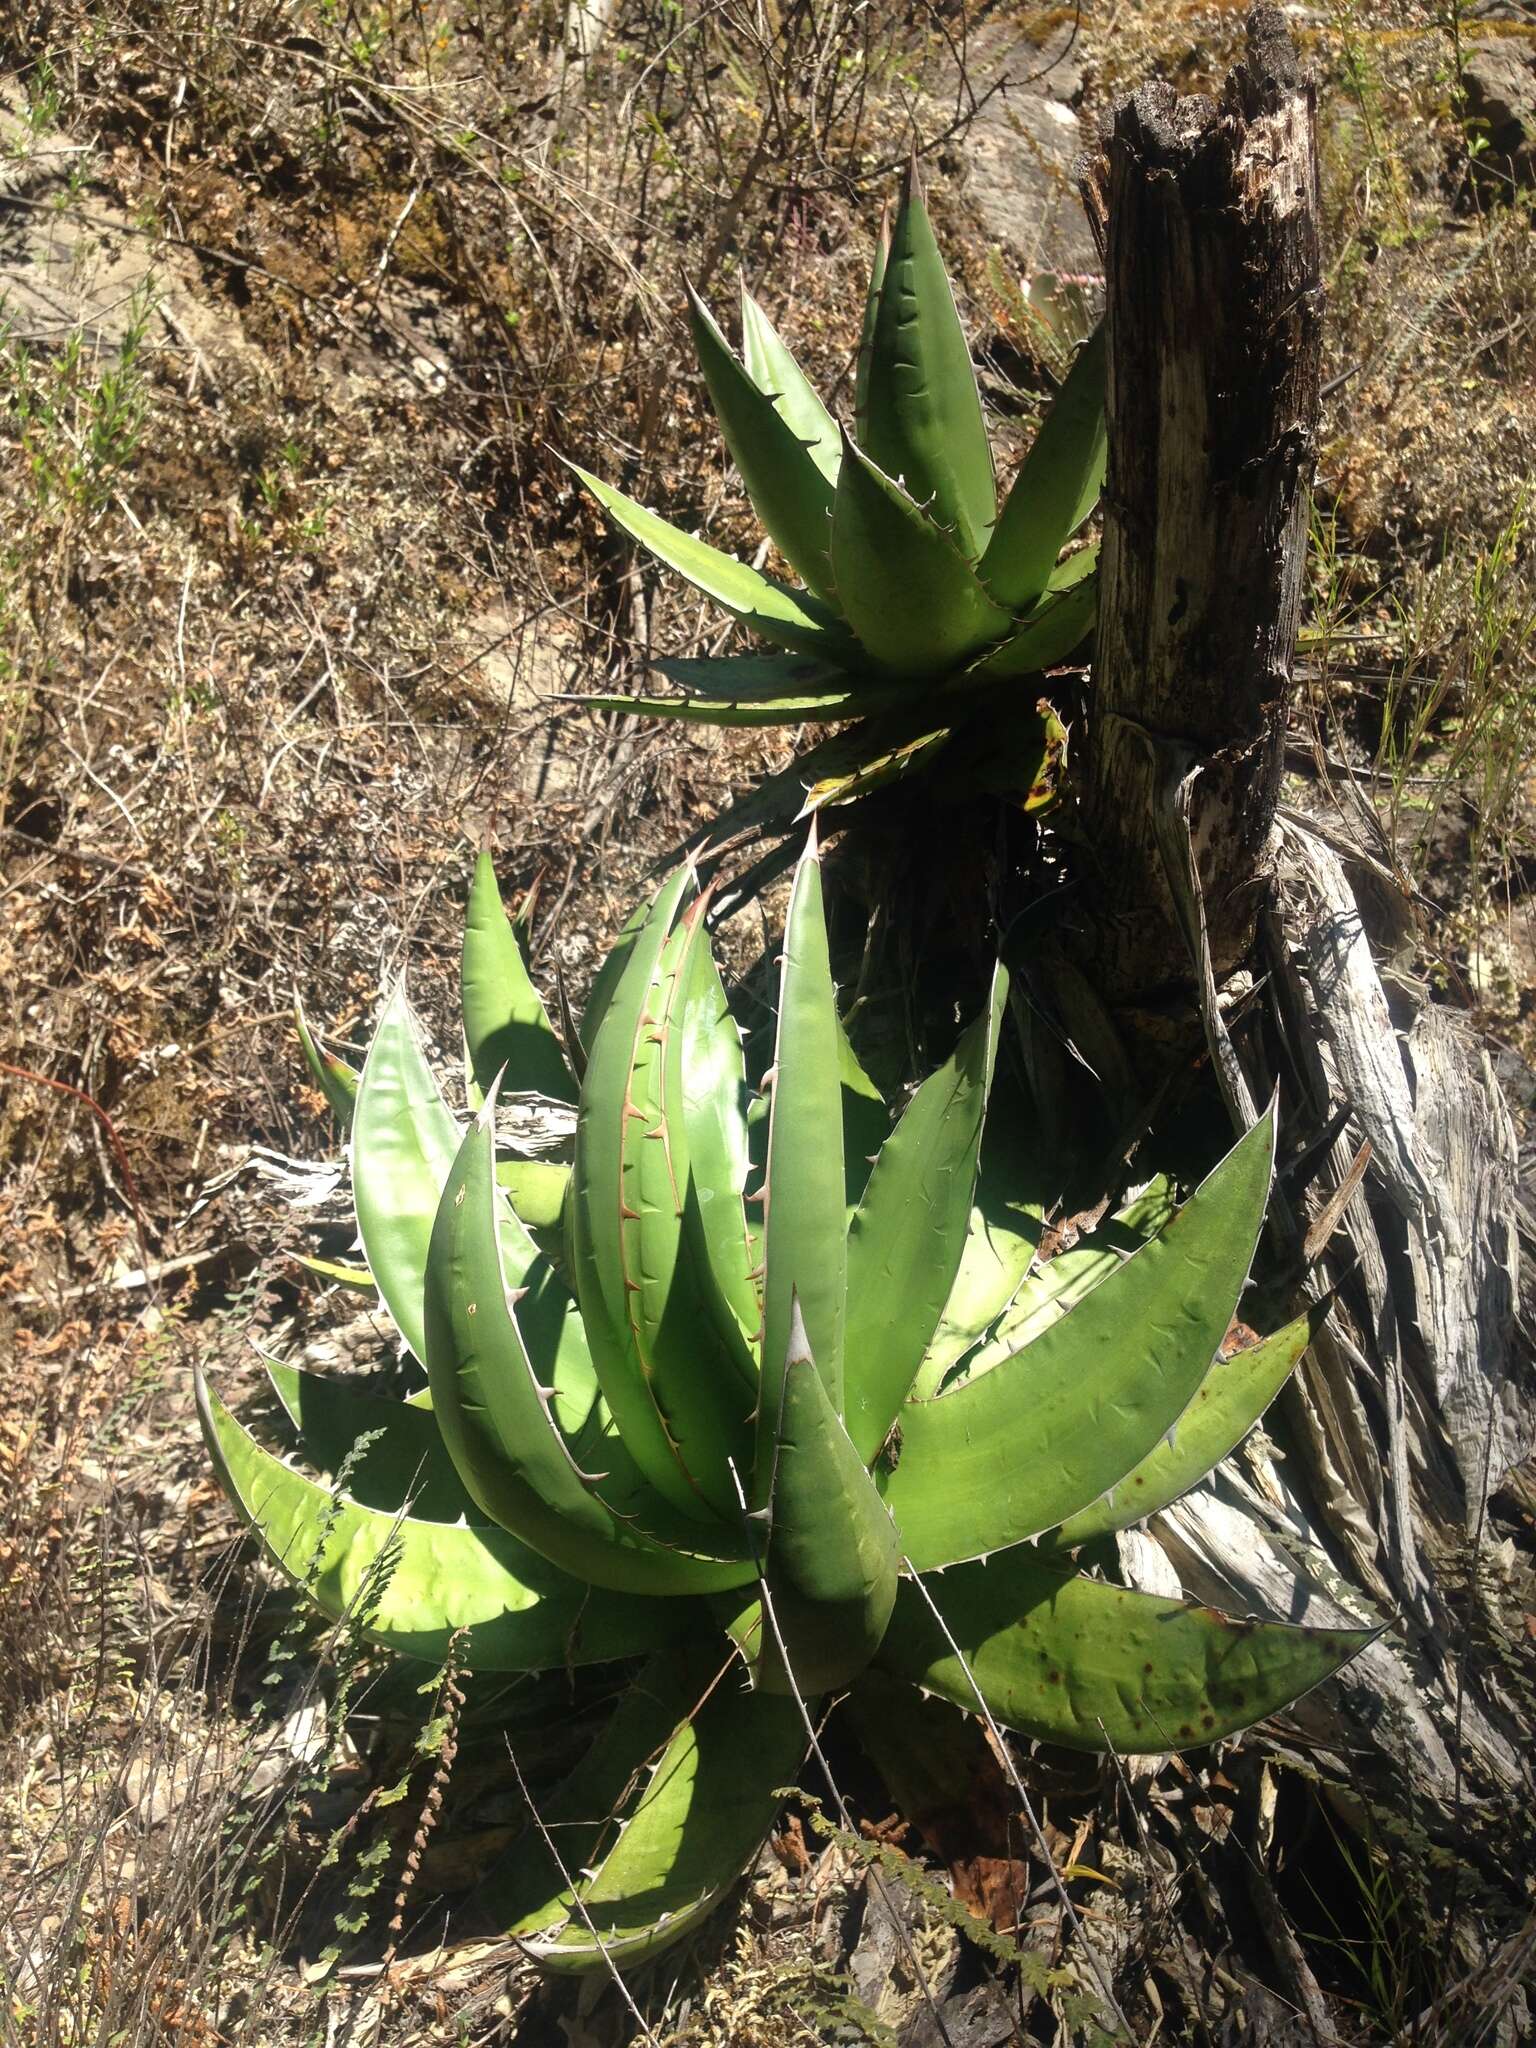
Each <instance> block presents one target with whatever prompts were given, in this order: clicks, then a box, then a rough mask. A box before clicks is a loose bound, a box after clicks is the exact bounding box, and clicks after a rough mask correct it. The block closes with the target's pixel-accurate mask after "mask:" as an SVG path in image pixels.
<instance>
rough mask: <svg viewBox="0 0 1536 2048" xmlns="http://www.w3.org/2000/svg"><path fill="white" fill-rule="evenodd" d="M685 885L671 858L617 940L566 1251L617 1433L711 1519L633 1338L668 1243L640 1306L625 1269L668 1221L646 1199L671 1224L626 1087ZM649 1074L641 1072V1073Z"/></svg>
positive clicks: (662, 1004)
mask: <svg viewBox="0 0 1536 2048" xmlns="http://www.w3.org/2000/svg"><path fill="white" fill-rule="evenodd" d="M691 887H692V876H691V874H690V873H689V871H688V870H687V869H679V870H678V872H677V873H676V874H674V875H673V876H672V877H671V879H670V880H669V881H667V882H666V883H664V884H663V885H662V887H661V889H660V890H659V891H658V893H657V895H656V897H655V898H654V899H653V901H652V904H651V907H650V911H649V914H648V916H647V918H646V921H645V923H644V925H643V926H642V927H641V928H640V930H639V931H638V932H637V933H636V934H635V936H634V938H633V940H632V942H631V944H630V946H629V949H628V953H627V957H626V959H625V963H624V969H623V972H622V974H621V975H620V977H619V980H618V985H617V987H616V988H615V989H614V991H613V993H612V995H611V997H609V998H608V999H607V1007H606V1009H605V1011H604V1014H603V1019H602V1023H601V1026H600V1027H599V1029H598V1032H597V1036H596V1038H595V1040H594V1041H593V1043H592V1045H591V1047H590V1049H589V1053H588V1060H587V1076H586V1081H585V1084H584V1087H583V1091H582V1111H581V1116H580V1118H579V1119H578V1122H577V1126H576V1159H575V1165H574V1167H573V1169H572V1175H571V1200H570V1226H571V1257H572V1270H573V1272H574V1275H575V1280H576V1293H577V1299H578V1300H579V1301H580V1303H581V1313H582V1320H583V1323H584V1325H585V1327H586V1331H587V1336H588V1340H589V1342H590V1344H591V1348H592V1362H593V1364H594V1366H595V1367H596V1369H597V1376H598V1380H599V1383H600V1385H601V1386H602V1390H603V1395H604V1398H605V1399H606V1400H607V1403H608V1406H609V1409H610V1410H611V1411H612V1414H613V1419H614V1422H615V1423H616V1425H617V1427H618V1431H619V1434H620V1436H621V1437H622V1438H623V1441H624V1443H625V1444H626V1445H627V1446H628V1448H629V1450H630V1452H631V1453H632V1454H633V1456H634V1459H635V1461H636V1463H637V1464H638V1465H639V1467H640V1469H641V1470H642V1471H643V1472H644V1473H645V1475H646V1477H647V1478H648V1479H649V1480H650V1482H651V1484H652V1485H653V1486H654V1487H655V1488H656V1490H657V1491H658V1492H659V1493H660V1494H662V1495H663V1497H664V1498H665V1499H667V1500H669V1501H670V1502H671V1503H672V1505H673V1506H674V1507H675V1508H677V1509H678V1510H680V1511H681V1512H682V1513H683V1514H685V1515H687V1516H689V1517H690V1518H691V1519H693V1520H695V1521H698V1522H702V1523H705V1524H708V1525H710V1526H712V1527H717V1526H718V1518H717V1516H716V1514H715V1511H714V1509H713V1508H712V1506H711V1505H710V1503H709V1501H708V1500H707V1498H706V1497H705V1496H704V1495H703V1494H702V1493H701V1492H700V1491H699V1487H698V1484H697V1483H696V1481H695V1479H694V1477H693V1475H692V1474H691V1473H690V1472H689V1471H688V1469H687V1467H686V1466H685V1464H684V1462H683V1457H682V1453H681V1451H680V1449H679V1446H678V1442H677V1439H676V1438H675V1437H674V1436H673V1434H672V1431H671V1427H670V1424H669V1420H668V1418H667V1417H666V1416H664V1415H663V1413H662V1412H661V1410H660V1408H659V1407H658V1404H657V1396H656V1390H655V1389H654V1388H653V1386H652V1384H651V1382H650V1379H649V1377H648V1362H647V1361H646V1360H644V1359H643V1358H642V1355H641V1351H640V1349H639V1345H638V1341H637V1340H638V1338H639V1336H640V1334H641V1324H640V1323H637V1321H636V1316H637V1314H638V1315H639V1316H641V1317H642V1318H643V1317H644V1316H646V1315H647V1314H648V1313H653V1314H655V1315H658V1316H659V1314H660V1313H662V1312H664V1309H663V1306H662V1304H661V1303H660V1300H659V1293H660V1289H661V1288H662V1287H664V1286H665V1285H666V1281H667V1277H668V1276H669V1275H670V1274H671V1273H672V1272H674V1271H675V1268H676V1255H675V1250H674V1252H673V1254H672V1256H671V1258H670V1260H669V1261H668V1263H667V1264H666V1265H665V1267H661V1266H655V1265H647V1267H646V1276H647V1277H648V1281H649V1284H650V1285H651V1286H652V1287H653V1289H654V1290H655V1293H654V1294H653V1297H652V1298H653V1303H654V1307H653V1309H652V1310H651V1311H648V1310H647V1309H646V1307H645V1305H644V1304H639V1305H638V1307H637V1298H636V1294H635V1291H634V1289H632V1288H631V1286H630V1282H631V1280H633V1281H634V1282H635V1283H636V1286H637V1287H638V1286H639V1285H640V1284H642V1274H641V1272H639V1271H636V1270H634V1268H635V1260H636V1256H637V1249H636V1244H635V1241H634V1232H633V1226H634V1225H635V1224H636V1223H637V1222H644V1223H647V1224H649V1223H651V1222H654V1223H655V1224H656V1226H657V1228H658V1229H661V1230H663V1231H664V1232H665V1231H667V1230H669V1229H670V1228H671V1227H672V1226H669V1225H668V1224H667V1222H666V1218H665V1217H664V1216H657V1217H650V1216H647V1215H645V1214H644V1213H643V1212H644V1210H645V1206H646V1205H647V1204H648V1203H650V1202H654V1201H658V1200H659V1201H661V1202H663V1203H670V1204H672V1206H671V1209H670V1214H671V1217H672V1225H675V1227H676V1229H677V1231H678V1233H679V1234H680V1231H681V1224H680V1220H679V1219H678V1216H677V1207H678V1203H677V1202H675V1201H674V1200H673V1183H672V1180H671V1176H670V1173H669V1170H668V1145H667V1143H665V1142H663V1141H661V1140H659V1139H650V1138H647V1137H646V1136H645V1135H644V1132H645V1131H649V1130H652V1129H655V1128H657V1125H656V1108H655V1103H654V1101H653V1100H652V1101H648V1102H647V1104H646V1105H645V1109H648V1110H649V1111H650V1114H646V1113H645V1110H643V1109H642V1113H641V1115H638V1116H637V1115H635V1114H634V1112H635V1111H636V1110H637V1109H641V1108H642V1105H641V1104H640V1103H639V1101H638V1100H637V1099H636V1098H635V1096H634V1094H633V1092H632V1091H633V1087H634V1075H635V1065H636V1060H637V1056H642V1055H644V1056H647V1057H649V1056H650V1055H652V1054H654V1053H656V1052H658V1051H659V1050H660V1046H659V1044H658V1042H657V1041H658V1038H659V1037H664V1032H663V1029H662V1020H663V1018H664V1016H665V1013H666V1005H667V1002H668V1000H669V995H670V991H671V989H672V987H673V984H674V982H675V978H676V973H677V969H678V965H679V958H680V946H681V936H682V934H681V928H680V927H676V920H677V918H678V915H679V913H680V911H681V907H682V903H683V899H684V896H685V893H686V892H687V891H688V890H690V889H691ZM675 927H676V929H677V932H678V937H677V940H676V942H674V937H673V934H674V928H675ZM669 948H670V951H669ZM658 1078H659V1077H658V1076H656V1075H655V1074H654V1073H652V1074H651V1075H650V1076H649V1078H648V1080H647V1082H646V1085H647V1086H651V1085H653V1084H654V1083H655V1082H656V1081H657V1080H658ZM641 1147H643V1148H644V1150H643V1152H642V1151H640V1150H638V1149H637V1148H641ZM680 1178H681V1176H680ZM685 1184H686V1183H685ZM678 1194H679V1196H680V1194H681V1189H679V1190H678ZM646 1327H647V1329H648V1330H649V1329H650V1328H652V1327H659V1323H658V1324H655V1325H647V1326H646Z"/></svg>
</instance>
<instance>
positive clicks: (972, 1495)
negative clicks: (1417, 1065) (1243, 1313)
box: [885, 1110, 1275, 1571]
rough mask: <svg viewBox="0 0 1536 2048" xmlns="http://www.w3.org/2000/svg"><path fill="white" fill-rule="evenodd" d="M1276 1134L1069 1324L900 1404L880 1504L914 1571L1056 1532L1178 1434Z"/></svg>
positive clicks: (1259, 1209)
mask: <svg viewBox="0 0 1536 2048" xmlns="http://www.w3.org/2000/svg"><path fill="white" fill-rule="evenodd" d="M1274 1140H1275V1122H1274V1113H1273V1111H1272V1110H1271V1112H1270V1113H1269V1114H1268V1115H1266V1116H1265V1117H1264V1118H1263V1119H1262V1120H1261V1121H1260V1122H1259V1123H1258V1124H1256V1125H1255V1126H1254V1128H1253V1129H1252V1130H1251V1131H1250V1132H1249V1133H1248V1134H1247V1136H1246V1137H1244V1138H1242V1139H1241V1140H1239V1142H1238V1143H1237V1144H1236V1145H1235V1146H1234V1147H1233V1149H1232V1150H1231V1151H1230V1152H1229V1153H1228V1154H1227V1156H1226V1158H1225V1159H1224V1160H1222V1162H1221V1164H1220V1165H1219V1166H1217V1167H1216V1169H1215V1170H1214V1171H1213V1172H1212V1173H1210V1174H1209V1175H1208V1176H1207V1177H1206V1179H1205V1180H1204V1181H1203V1182H1202V1183H1201V1185H1200V1187H1199V1188H1198V1189H1197V1190H1196V1191H1195V1193H1194V1194H1193V1195H1192V1196H1191V1197H1190V1199H1189V1201H1188V1202H1187V1203H1186V1204H1185V1206H1184V1208H1183V1209H1182V1210H1181V1211H1180V1212H1179V1214H1178V1215H1177V1216H1176V1217H1175V1218H1174V1219H1173V1221H1172V1222H1171V1223H1170V1224H1169V1225H1168V1227H1167V1229H1166V1230H1164V1231H1163V1232H1162V1233H1161V1235H1160V1236H1158V1237H1156V1238H1154V1239H1153V1241H1152V1242H1151V1243H1150V1244H1148V1245H1144V1246H1143V1247H1142V1249H1141V1250H1140V1251H1138V1252H1136V1253H1135V1254H1134V1255H1133V1256H1132V1257H1130V1258H1128V1259H1126V1260H1125V1262H1124V1263H1123V1264H1122V1265H1121V1266H1120V1267H1119V1268H1118V1269H1117V1270H1116V1271H1115V1272H1113V1273H1111V1274H1110V1275H1109V1277H1108V1278H1107V1279H1105V1280H1103V1281H1101V1283H1100V1284H1099V1285H1098V1286H1097V1287H1096V1288H1094V1290H1093V1292H1092V1293H1091V1294H1089V1295H1088V1296H1087V1298H1086V1299H1085V1300H1084V1301H1082V1302H1081V1303H1080V1304H1079V1306H1078V1307H1077V1308H1076V1309H1074V1310H1073V1312H1072V1314H1071V1315H1069V1316H1065V1317H1063V1318H1062V1319H1061V1320H1060V1321H1059V1322H1056V1323H1053V1324H1051V1325H1050V1327H1049V1328H1048V1329H1046V1330H1044V1331H1043V1332H1042V1333H1041V1334H1040V1335H1039V1336H1038V1337H1037V1338H1036V1339H1035V1340H1034V1342H1033V1343H1032V1344H1030V1345H1028V1346H1027V1347H1026V1348H1025V1349H1024V1350H1022V1351H1017V1352H1015V1353H1014V1354H1013V1356H1012V1357H1011V1358H1009V1359H1007V1360H1006V1361H1004V1362H1003V1363H1002V1364H1000V1365H997V1366H994V1367H993V1369H992V1370H991V1371H990V1372H986V1373H983V1374H982V1375H981V1376H980V1377H979V1378H974V1379H969V1380H965V1381H962V1382H961V1383H960V1385H958V1386H956V1387H954V1388H952V1389H951V1390H950V1391H949V1392H947V1393H943V1394H940V1395H939V1396H938V1397H937V1399H935V1400H932V1401H909V1402H908V1403H907V1404H906V1406H905V1407H904V1408H903V1409H902V1411H901V1417H900V1420H901V1429H902V1456H901V1461H900V1463H899V1464H898V1465H897V1466H896V1468H895V1470H894V1471H893V1472H891V1473H890V1474H889V1477H888V1479H887V1481H886V1486H885V1497H886V1503H887V1505H888V1506H889V1508H890V1510H891V1512H892V1514H893V1515H894V1516H895V1518H896V1522H897V1526H898V1527H899V1528H900V1530H901V1534H902V1543H903V1546H904V1548H905V1551H906V1554H907V1556H908V1557H909V1558H910V1559H911V1560H912V1563H913V1565H914V1567H915V1569H917V1570H918V1571H928V1570H930V1569H933V1568H934V1567H937V1566H943V1565H949V1564H954V1563H957V1562H959V1561H960V1560H961V1559H963V1558H973V1557H979V1556H982V1555H984V1554H985V1553H986V1552H989V1551H993V1550H1001V1549H1006V1548H1007V1547H1008V1546H1009V1545H1011V1544H1015V1543H1020V1542H1023V1541H1024V1540H1025V1539H1026V1538H1029V1537H1033V1536H1038V1535H1040V1534H1041V1533H1042V1532H1043V1531H1045V1530H1046V1529H1050V1528H1054V1527H1055V1525H1056V1524H1057V1523H1058V1522H1062V1521H1065V1520H1066V1519H1067V1517H1068V1516H1069V1515H1075V1514H1077V1513H1079V1512H1080V1511H1081V1510H1082V1509H1084V1508H1086V1507H1088V1506H1089V1505H1090V1504H1091V1503H1092V1502H1093V1501H1095V1500H1097V1498H1098V1497H1099V1495H1100V1494H1102V1493H1104V1492H1106V1491H1107V1490H1108V1489H1109V1488H1110V1487H1112V1486H1114V1485H1116V1484H1117V1483H1118V1482H1119V1481H1120V1480H1122V1479H1123V1478H1124V1477H1125V1476H1126V1474H1127V1473H1128V1472H1130V1471H1132V1470H1133V1469H1134V1467H1135V1466H1136V1465H1138V1464H1139V1463H1140V1461H1141V1460H1142V1459H1143V1458H1144V1457H1146V1455H1147V1454H1148V1452H1149V1451H1150V1450H1151V1449H1152V1447H1153V1446H1154V1445H1155V1444H1156V1443H1157V1441H1158V1439H1159V1438H1160V1437H1162V1436H1165V1435H1166V1434H1167V1432H1168V1431H1169V1430H1170V1429H1172V1428H1174V1426H1175V1425H1176V1423H1177V1422H1178V1420H1179V1418H1180V1416H1181V1415H1182V1414H1183V1413H1184V1410H1185V1409H1186V1408H1187V1407H1188V1406H1189V1403H1190V1401H1191V1400H1192V1399H1193V1398H1194V1394H1195V1391H1196V1389H1197V1388H1198V1387H1199V1386H1200V1384H1201V1382H1202V1381H1203V1380H1204V1378H1205V1376H1206V1373H1207V1371H1208V1370H1209V1367H1210V1364H1211V1361H1212V1359H1213V1358H1214V1357H1215V1356H1216V1352H1217V1349H1218V1347H1219V1345H1220V1344H1221V1340H1222V1338H1223V1337H1224V1336H1225V1334H1226V1331H1227V1326H1228V1324H1229V1323H1230V1321H1231V1319H1232V1311H1233V1310H1234V1308H1235V1307H1236V1306H1237V1300H1238V1296H1239V1294H1240V1293H1241V1291H1242V1287H1243V1283H1244V1281H1245V1280H1246V1278H1247V1275H1248V1269H1249V1266H1250V1265H1251V1263H1252V1260H1253V1254H1254V1249H1255V1247H1256V1245H1257V1243H1258V1235H1259V1229H1260V1226H1261V1224H1262V1222H1263V1219H1264V1207H1265V1201H1266V1199H1267V1197H1268V1194H1269V1184H1270V1175H1271V1171H1272V1167H1273V1160H1274Z"/></svg>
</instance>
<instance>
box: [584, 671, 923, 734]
mask: <svg viewBox="0 0 1536 2048" xmlns="http://www.w3.org/2000/svg"><path fill="white" fill-rule="evenodd" d="M903 694H904V692H902V691H900V690H880V689H873V690H872V689H869V688H867V687H866V686H865V685H863V684H861V683H855V682H853V681H851V680H847V681H846V686H845V687H844V688H843V689H842V690H840V691H838V692H837V693H835V694H828V695H825V696H815V697H755V698H753V699H752V700H751V702H750V703H742V704H732V703H729V702H727V701H726V700H725V699H723V698H720V697H623V696H601V695H600V696H595V697H582V698H581V699H580V700H579V701H580V702H581V703H582V704H585V705H586V706H588V707H589V708H590V709H591V710H594V711H625V712H634V713H636V714H637V715H643V716H645V717H647V718H675V719H677V720H679V721H680V722H681V723H683V724H685V725H724V726H759V725H817V724H820V725H831V724H833V723H834V722H836V721H838V720H840V719H845V718H862V717H865V716H866V715H868V714H870V713H873V712H876V711H886V710H889V709H890V708H891V707H892V706H893V705H895V704H897V703H899V702H900V701H901V697H902V695H903Z"/></svg>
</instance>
